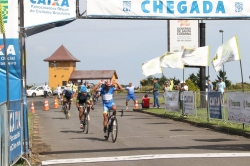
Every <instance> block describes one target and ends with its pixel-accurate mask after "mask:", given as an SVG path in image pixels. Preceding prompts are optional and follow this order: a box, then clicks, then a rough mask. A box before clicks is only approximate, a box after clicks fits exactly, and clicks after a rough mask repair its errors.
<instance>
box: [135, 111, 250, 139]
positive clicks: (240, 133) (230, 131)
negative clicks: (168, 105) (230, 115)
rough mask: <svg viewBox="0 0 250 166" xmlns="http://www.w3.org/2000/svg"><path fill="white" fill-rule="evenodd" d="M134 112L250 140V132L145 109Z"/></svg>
mask: <svg viewBox="0 0 250 166" xmlns="http://www.w3.org/2000/svg"><path fill="white" fill-rule="evenodd" d="M133 111H134V112H140V113H145V114H149V115H154V116H157V117H161V118H169V119H172V120H174V121H179V122H184V123H189V124H191V125H193V126H198V127H203V128H209V129H211V130H213V131H217V132H222V133H225V134H230V135H238V136H243V137H246V138H250V133H249V132H245V131H237V130H234V129H232V128H229V127H222V126H215V125H213V124H209V123H206V122H205V123H202V122H193V121H190V120H188V119H185V118H184V117H178V118H177V117H172V116H171V115H168V114H164V115H160V114H156V113H152V112H147V111H145V110H143V109H133Z"/></svg>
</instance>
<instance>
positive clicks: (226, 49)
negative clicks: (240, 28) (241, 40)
mask: <svg viewBox="0 0 250 166" xmlns="http://www.w3.org/2000/svg"><path fill="white" fill-rule="evenodd" d="M236 60H240V48H239V46H238V37H237V36H234V37H232V38H231V39H229V40H228V41H226V42H225V43H223V44H222V45H221V46H220V47H219V48H218V49H217V51H216V55H215V57H214V58H213V60H212V64H213V66H214V70H215V71H219V70H221V68H222V66H223V65H224V64H225V63H226V62H231V61H236Z"/></svg>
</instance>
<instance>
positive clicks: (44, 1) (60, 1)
mask: <svg viewBox="0 0 250 166" xmlns="http://www.w3.org/2000/svg"><path fill="white" fill-rule="evenodd" d="M30 2H31V3H32V4H36V5H49V6H61V7H69V2H68V0H30Z"/></svg>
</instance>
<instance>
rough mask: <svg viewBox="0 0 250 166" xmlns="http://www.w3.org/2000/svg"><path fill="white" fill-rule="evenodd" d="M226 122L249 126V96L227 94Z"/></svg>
mask: <svg viewBox="0 0 250 166" xmlns="http://www.w3.org/2000/svg"><path fill="white" fill-rule="evenodd" d="M227 96H228V97H227V101H228V102H227V103H228V120H229V121H232V122H242V123H247V124H250V96H249V94H244V93H228V94H227Z"/></svg>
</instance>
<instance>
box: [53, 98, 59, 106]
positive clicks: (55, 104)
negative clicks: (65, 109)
mask: <svg viewBox="0 0 250 166" xmlns="http://www.w3.org/2000/svg"><path fill="white" fill-rule="evenodd" d="M58 107H59V105H58V101H57V98H56V99H55V103H54V108H58Z"/></svg>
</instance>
